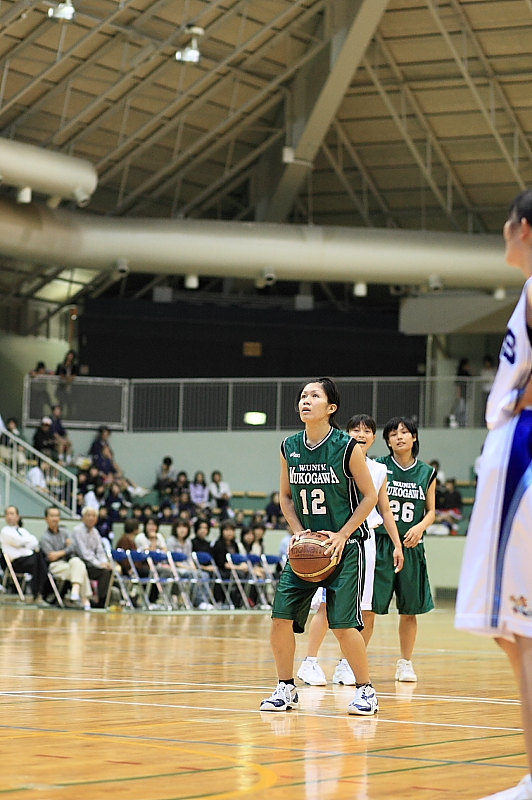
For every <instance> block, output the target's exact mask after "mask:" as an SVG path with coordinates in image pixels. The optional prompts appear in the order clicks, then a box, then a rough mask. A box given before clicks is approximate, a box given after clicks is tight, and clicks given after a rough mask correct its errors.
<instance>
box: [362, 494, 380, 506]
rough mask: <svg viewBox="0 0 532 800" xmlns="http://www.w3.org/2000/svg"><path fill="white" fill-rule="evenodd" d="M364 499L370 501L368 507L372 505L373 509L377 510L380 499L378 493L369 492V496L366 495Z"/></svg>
mask: <svg viewBox="0 0 532 800" xmlns="http://www.w3.org/2000/svg"><path fill="white" fill-rule="evenodd" d="M364 498H365V499H366V500H367V501H368V505H369V504H370V503H371V508H375V506H376V505H377V500H378V499H379V498H378V495H377V492H376V491H373V492H368V494H366V495H364Z"/></svg>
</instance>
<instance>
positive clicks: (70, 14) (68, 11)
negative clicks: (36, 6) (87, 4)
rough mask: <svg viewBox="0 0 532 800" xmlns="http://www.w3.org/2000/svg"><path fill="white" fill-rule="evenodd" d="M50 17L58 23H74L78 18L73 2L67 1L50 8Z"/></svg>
mask: <svg viewBox="0 0 532 800" xmlns="http://www.w3.org/2000/svg"><path fill="white" fill-rule="evenodd" d="M48 16H49V17H50V19H55V20H57V21H58V22H73V21H74V20H75V18H76V9H75V8H74V6H73V5H72V0H65V1H64V3H59V5H57V6H53V7H52V8H49V9H48Z"/></svg>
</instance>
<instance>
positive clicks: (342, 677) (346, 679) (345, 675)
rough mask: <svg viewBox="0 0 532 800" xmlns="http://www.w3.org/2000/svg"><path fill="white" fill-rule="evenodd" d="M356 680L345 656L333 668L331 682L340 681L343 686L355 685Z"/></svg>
mask: <svg viewBox="0 0 532 800" xmlns="http://www.w3.org/2000/svg"><path fill="white" fill-rule="evenodd" d="M356 682H357V679H356V678H355V673H354V672H353V670H352V669H351V667H350V666H349V662H348V661H347V659H346V658H342V660H341V661H339V662H338V664H337V665H336V669H335V670H334V675H333V683H341V684H342V685H343V686H355V684H356Z"/></svg>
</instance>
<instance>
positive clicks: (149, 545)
mask: <svg viewBox="0 0 532 800" xmlns="http://www.w3.org/2000/svg"><path fill="white" fill-rule="evenodd" d="M135 544H136V546H137V550H162V552H163V553H166V551H167V549H168V548H167V546H166V539H165V538H164V536H163V535H162V533H159V523H158V522H157V520H156V519H153V518H150V519H147V520H146V522H145V523H144V533H138V534H137V535H136V536H135Z"/></svg>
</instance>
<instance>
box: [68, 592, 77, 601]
mask: <svg viewBox="0 0 532 800" xmlns="http://www.w3.org/2000/svg"><path fill="white" fill-rule="evenodd" d="M70 599H71V600H79V592H70Z"/></svg>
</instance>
